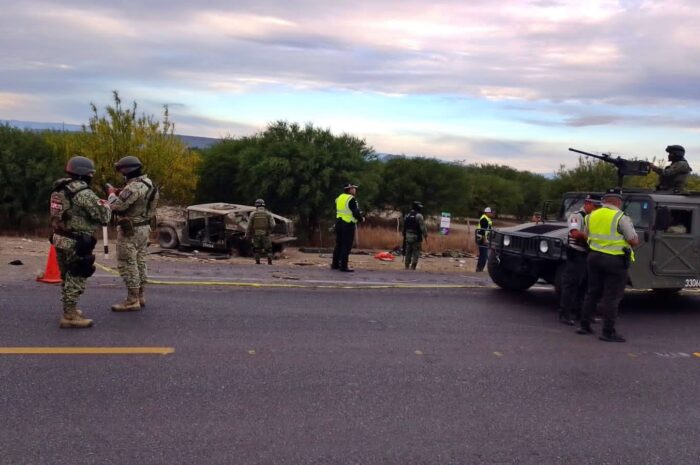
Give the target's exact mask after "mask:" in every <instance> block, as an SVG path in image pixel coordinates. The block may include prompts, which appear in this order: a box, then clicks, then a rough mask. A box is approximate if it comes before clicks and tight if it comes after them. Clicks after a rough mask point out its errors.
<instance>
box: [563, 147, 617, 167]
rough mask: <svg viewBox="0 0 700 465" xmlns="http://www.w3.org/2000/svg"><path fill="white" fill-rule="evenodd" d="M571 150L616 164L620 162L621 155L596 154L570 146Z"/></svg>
mask: <svg viewBox="0 0 700 465" xmlns="http://www.w3.org/2000/svg"><path fill="white" fill-rule="evenodd" d="M569 150H570V151H571V152H576V153H580V154H582V155H586V156H588V157H593V158H597V159H598V160H603V161H606V162H608V163H612V164H614V165H615V166H617V165H618V164H619V163H618V160H620V157H618V158H612V157H611V156H610V154H609V153H604V154H602V155H596V154H595V153H589V152H584V151H583V150H578V149H572V148H571V147H569Z"/></svg>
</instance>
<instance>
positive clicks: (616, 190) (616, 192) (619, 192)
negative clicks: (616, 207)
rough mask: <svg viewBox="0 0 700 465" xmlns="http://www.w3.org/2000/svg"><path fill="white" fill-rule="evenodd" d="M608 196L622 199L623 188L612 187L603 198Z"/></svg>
mask: <svg viewBox="0 0 700 465" xmlns="http://www.w3.org/2000/svg"><path fill="white" fill-rule="evenodd" d="M607 197H617V198H618V199H622V190H621V189H619V188H617V187H611V188H610V189H608V190H607V191H605V194H603V199H605V198H607Z"/></svg>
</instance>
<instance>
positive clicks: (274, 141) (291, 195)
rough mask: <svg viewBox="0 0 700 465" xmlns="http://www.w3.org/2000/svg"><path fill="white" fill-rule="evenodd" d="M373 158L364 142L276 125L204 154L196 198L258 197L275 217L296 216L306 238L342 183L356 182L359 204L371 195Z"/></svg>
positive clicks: (240, 199) (375, 182)
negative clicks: (262, 199) (358, 185)
mask: <svg viewBox="0 0 700 465" xmlns="http://www.w3.org/2000/svg"><path fill="white" fill-rule="evenodd" d="M374 159H375V156H374V155H373V153H372V149H371V148H370V147H368V146H367V144H366V143H365V141H364V140H361V139H358V138H356V137H353V136H350V135H348V134H342V135H339V136H336V135H333V134H332V133H331V132H330V130H328V129H319V128H316V127H314V126H313V125H311V124H307V125H305V126H303V127H302V126H300V125H298V124H296V123H288V122H286V121H278V122H276V123H272V124H270V125H269V126H268V127H267V128H266V129H265V130H264V131H262V132H260V133H258V134H255V135H254V136H250V137H243V138H240V139H229V140H224V141H222V142H220V143H218V144H215V145H214V146H213V147H211V148H210V149H208V150H207V151H205V152H204V157H203V164H202V167H201V169H200V171H199V172H200V174H201V176H202V180H201V185H200V188H199V189H198V191H197V198H198V199H199V200H200V201H203V200H207V201H213V200H216V201H230V202H235V203H248V204H251V203H253V201H254V200H255V199H256V198H258V197H262V198H264V199H265V201H266V203H267V204H268V205H269V206H270V209H271V210H273V211H275V212H276V213H280V214H283V215H284V214H287V215H298V217H299V222H300V225H301V228H302V230H303V231H305V232H306V233H308V234H309V236H312V235H313V234H314V232H315V231H316V230H317V229H318V227H319V225H320V221H321V219H322V218H325V217H332V215H333V214H334V209H335V205H334V203H333V201H334V199H335V198H336V197H337V196H338V194H339V193H340V192H341V188H342V186H343V184H345V183H347V182H356V183H359V184H360V185H361V188H360V189H361V190H360V192H361V194H360V198H361V201H362V199H363V198H364V199H369V198H372V197H373V196H374V195H375V193H376V190H377V185H378V182H379V179H378V178H377V176H376V173H372V172H371V171H370V168H371V166H372V165H371V163H372V161H373V160H374ZM366 205H367V204H363V206H365V207H366Z"/></svg>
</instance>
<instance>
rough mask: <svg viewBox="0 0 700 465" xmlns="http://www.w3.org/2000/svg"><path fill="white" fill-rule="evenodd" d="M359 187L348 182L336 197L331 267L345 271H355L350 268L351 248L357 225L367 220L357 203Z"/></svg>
mask: <svg viewBox="0 0 700 465" xmlns="http://www.w3.org/2000/svg"><path fill="white" fill-rule="evenodd" d="M357 187H358V186H356V185H354V184H351V183H348V184H346V185H345V187H344V188H343V191H344V192H343V193H342V194H340V195H339V196H338V197H337V198H336V199H335V210H336V215H335V218H336V220H335V248H334V249H333V261H332V262H331V269H333V270H340V271H345V272H352V271H355V270H353V269H352V268H348V261H349V260H350V250H352V243H353V241H354V240H355V227H356V225H357V223H358V222H363V221H364V220H365V215H364V213H362V210H360V207H359V206H358V205H357V199H356V198H355V195H357Z"/></svg>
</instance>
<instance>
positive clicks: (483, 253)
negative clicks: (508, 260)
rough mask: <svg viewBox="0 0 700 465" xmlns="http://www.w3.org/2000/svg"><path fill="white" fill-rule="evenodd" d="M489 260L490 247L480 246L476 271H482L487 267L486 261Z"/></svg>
mask: <svg viewBox="0 0 700 465" xmlns="http://www.w3.org/2000/svg"><path fill="white" fill-rule="evenodd" d="M488 258H489V246H488V245H479V260H478V261H477V262H476V271H481V270H483V269H484V267H485V266H486V261H487V260H488Z"/></svg>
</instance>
